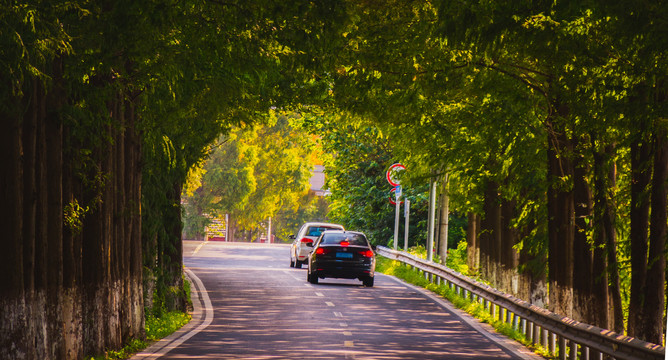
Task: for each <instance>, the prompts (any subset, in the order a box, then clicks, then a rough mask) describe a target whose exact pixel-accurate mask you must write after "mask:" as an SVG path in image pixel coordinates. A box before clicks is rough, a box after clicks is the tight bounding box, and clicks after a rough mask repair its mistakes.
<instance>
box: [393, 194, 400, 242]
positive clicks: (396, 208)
mask: <svg viewBox="0 0 668 360" xmlns="http://www.w3.org/2000/svg"><path fill="white" fill-rule="evenodd" d="M394 196H395V203H396V204H395V205H394V250H397V246H398V244H399V213H400V212H401V210H400V207H401V201H399V198H400V197H401V185H398V186H397V187H396V190H395V191H394Z"/></svg>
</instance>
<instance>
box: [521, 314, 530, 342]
mask: <svg viewBox="0 0 668 360" xmlns="http://www.w3.org/2000/svg"><path fill="white" fill-rule="evenodd" d="M520 329H521V330H520V331H521V332H522V334H524V337H526V338H527V339H528V338H529V337H528V336H527V319H524V318H521V319H520Z"/></svg>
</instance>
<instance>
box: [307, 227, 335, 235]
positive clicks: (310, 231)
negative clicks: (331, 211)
mask: <svg viewBox="0 0 668 360" xmlns="http://www.w3.org/2000/svg"><path fill="white" fill-rule="evenodd" d="M325 230H341V228H338V227H331V226H311V227H309V228H308V231H307V232H306V236H316V237H317V236H320V234H322V232H323V231H325Z"/></svg>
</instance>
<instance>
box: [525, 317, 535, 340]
mask: <svg viewBox="0 0 668 360" xmlns="http://www.w3.org/2000/svg"><path fill="white" fill-rule="evenodd" d="M526 330H527V332H526V334H527V339H529V341H531V342H532V343H533V344H535V343H536V342H535V341H534V334H535V332H534V323H532V322H530V321H529V323H528V324H527V328H526Z"/></svg>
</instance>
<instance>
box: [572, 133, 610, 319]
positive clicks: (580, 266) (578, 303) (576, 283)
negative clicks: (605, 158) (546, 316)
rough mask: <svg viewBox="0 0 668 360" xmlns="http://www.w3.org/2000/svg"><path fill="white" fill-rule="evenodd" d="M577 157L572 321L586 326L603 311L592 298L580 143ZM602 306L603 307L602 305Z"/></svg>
mask: <svg viewBox="0 0 668 360" xmlns="http://www.w3.org/2000/svg"><path fill="white" fill-rule="evenodd" d="M579 143H580V144H579V145H580V146H575V148H580V150H579V151H580V154H579V155H577V156H575V157H574V162H575V164H574V176H573V195H574V211H575V232H574V236H573V260H574V262H573V272H574V273H575V274H577V276H574V277H573V318H574V319H575V320H578V321H582V322H584V323H587V324H594V314H595V312H596V309H597V308H601V307H606V308H607V306H602V304H601V303H597V302H596V301H595V299H594V294H593V292H592V291H593V287H592V286H593V281H592V279H593V277H594V275H593V254H592V248H591V246H590V245H589V242H588V235H589V230H590V225H589V224H590V221H591V219H592V199H591V198H592V195H591V190H590V188H589V184H588V183H587V175H588V173H589V166H588V165H587V163H586V161H585V160H584V158H583V155H582V154H581V153H582V152H583V150H582V149H581V147H584V142H579ZM604 304H605V303H604Z"/></svg>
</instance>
